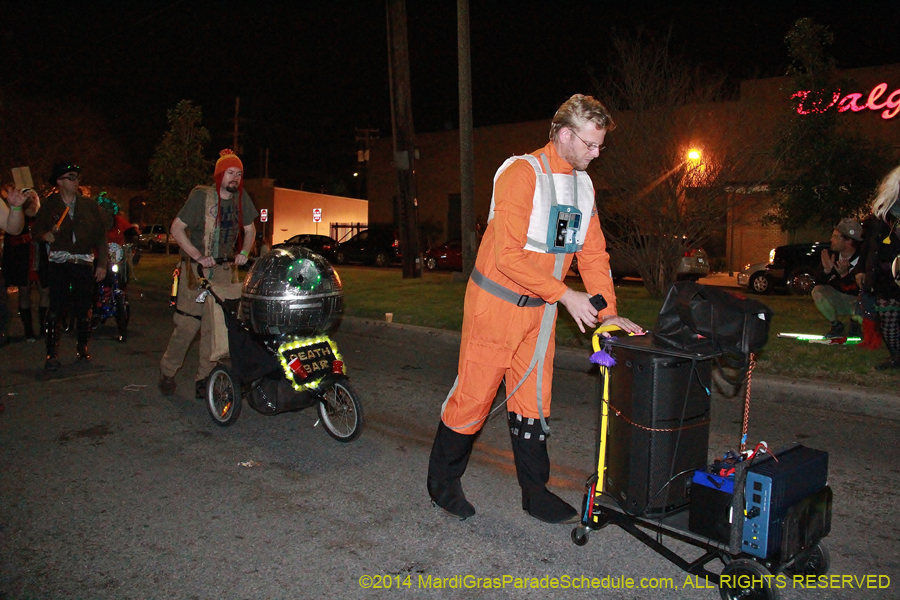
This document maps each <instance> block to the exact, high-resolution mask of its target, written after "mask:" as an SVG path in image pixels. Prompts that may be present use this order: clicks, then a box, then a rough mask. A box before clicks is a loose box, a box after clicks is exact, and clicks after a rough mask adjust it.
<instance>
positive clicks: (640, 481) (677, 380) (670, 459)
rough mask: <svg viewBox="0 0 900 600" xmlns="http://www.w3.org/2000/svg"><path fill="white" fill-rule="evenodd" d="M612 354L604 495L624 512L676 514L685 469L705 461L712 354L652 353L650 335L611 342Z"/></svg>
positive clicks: (686, 487)
mask: <svg viewBox="0 0 900 600" xmlns="http://www.w3.org/2000/svg"><path fill="white" fill-rule="evenodd" d="M612 355H613V357H614V358H615V359H616V366H614V367H611V368H610V369H609V373H610V375H609V380H610V381H609V403H610V405H611V408H610V413H609V430H608V434H607V458H606V482H605V487H604V492H605V493H607V494H610V495H611V496H613V497H614V498H615V500H616V501H617V502H618V503H619V505H620V506H621V507H622V508H623V509H624V510H625V511H626V512H628V513H629V514H635V515H637V514H646V515H660V514H665V513H670V512H674V511H677V510H680V509H683V508H685V507H686V506H687V505H688V502H689V500H690V484H691V478H692V476H693V472H692V469H703V468H705V467H706V463H707V456H706V455H707V450H708V446H709V408H710V390H711V389H712V359H713V356H709V355H695V354H690V353H686V352H682V351H678V350H674V351H673V350H668V349H660V348H656V347H654V346H653V345H652V344H651V339H650V336H649V335H648V336H644V337H630V338H617V339H616V341H614V342H613V344H612ZM616 411H618V412H619V414H618V415H617V414H616ZM685 471H687V472H685ZM679 473H680V475H679ZM676 475H677V477H674V479H672V478H673V476H676ZM670 479H672V481H670ZM667 483H668V484H667Z"/></svg>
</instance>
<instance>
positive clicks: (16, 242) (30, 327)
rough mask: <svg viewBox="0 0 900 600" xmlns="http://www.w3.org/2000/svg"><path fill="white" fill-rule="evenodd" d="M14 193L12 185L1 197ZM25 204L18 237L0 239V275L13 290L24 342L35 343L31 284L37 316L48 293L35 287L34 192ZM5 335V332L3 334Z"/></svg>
mask: <svg viewBox="0 0 900 600" xmlns="http://www.w3.org/2000/svg"><path fill="white" fill-rule="evenodd" d="M13 189H15V188H14V187H13V186H12V184H9V185H7V186H4V189H3V196H4V197H7V196H8V195H9V193H10V192H11V191H12V190H13ZM27 195H28V200H27V201H26V202H25V205H24V206H22V210H23V212H24V216H25V225H24V227H23V228H22V232H21V233H19V234H18V235H13V234H11V233H7V234H6V235H4V236H3V264H2V272H3V278H4V280H5V283H6V286H7V287H15V288H17V295H18V308H19V318H20V319H22V330H23V332H24V334H25V340H27V341H29V342H33V341H35V340H37V338H36V337H35V333H34V318H33V316H32V312H31V284H32V283H34V284H35V285H36V287H38V288H39V293H40V306H41V316H42V317H43V315H44V314H46V310H47V309H46V307H47V306H49V302H50V293H49V290H48V289H47V288H46V285H38V283H39V282H38V270H37V259H38V253H37V247H38V246H37V244H35V243H34V241H33V240H32V238H31V224H32V223H34V216H35V215H36V214H37V211H38V210H39V209H40V207H41V200H40V197H39V196H38V195H37V192H35V191H34V190H28V192H27ZM4 333H5V332H4Z"/></svg>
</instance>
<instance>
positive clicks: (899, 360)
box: [875, 352, 900, 371]
mask: <svg viewBox="0 0 900 600" xmlns="http://www.w3.org/2000/svg"><path fill="white" fill-rule="evenodd" d="M875 369H876V370H877V371H887V370H889V369H900V352H891V357H890V358H889V359H887V361H886V362H883V363H881V364H880V365H876V366H875Z"/></svg>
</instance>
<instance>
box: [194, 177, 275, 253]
mask: <svg viewBox="0 0 900 600" xmlns="http://www.w3.org/2000/svg"><path fill="white" fill-rule="evenodd" d="M208 193H211V194H212V195H213V198H214V199H215V191H213V188H211V187H207V186H197V187H195V188H194V189H193V190H191V193H190V195H189V196H188V199H187V202H185V203H184V206H182V207H181V211H180V212H179V213H178V218H179V219H181V220H182V221H183V222H184V223H185V224H186V225H187V228H188V238H189V239H190V240H191V243H192V244H193V245H194V247H195V248H197V249H198V250H199V251H200V252H203V253H205V248H206V244H205V242H204V227H205V224H206V198H207V194H208ZM219 206H221V209H222V215H221V218H220V219H219V225H218V228H217V230H216V233H215V235H216V236H217V239H216V238H213V248H215V247H216V246H218V252H214V256H213V258H229V257H231V256H234V255H235V254H237V253H238V252H240V250H241V249H240V248H235V242H236V241H237V237H238V231H239V230H240V228H241V227H246V226H247V225H249V224H251V223H252V222H253V220H254V219H256V217H257V216H258V215H259V212H258V211H257V210H256V206H254V204H253V200H251V199H250V196H249V195H248V194H247V192H243V194H242V195H241V207H242V209H243V219H242V222H241V224H238V222H237V203H236V202H235V201H234V199H233V198H229V199H227V200H226V199H225V198H220V199H219V202H215V200H214V201H213V202H212V207H211V208H210V213H209V214H210V216H211V217H213V218H215V216H216V211H217V209H218V208H219ZM216 242H218V244H217V243H216Z"/></svg>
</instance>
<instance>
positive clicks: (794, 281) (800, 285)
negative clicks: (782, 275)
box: [787, 271, 816, 296]
mask: <svg viewBox="0 0 900 600" xmlns="http://www.w3.org/2000/svg"><path fill="white" fill-rule="evenodd" d="M787 287H788V291H789V292H790V293H791V294H793V295H795V296H809V295H810V294H811V293H812V290H813V288H814V287H816V278H815V277H813V276H812V274H811V273H810V272H809V271H797V272H796V273H794V274H793V275H791V276H790V277H789V278H788V281H787Z"/></svg>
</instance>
